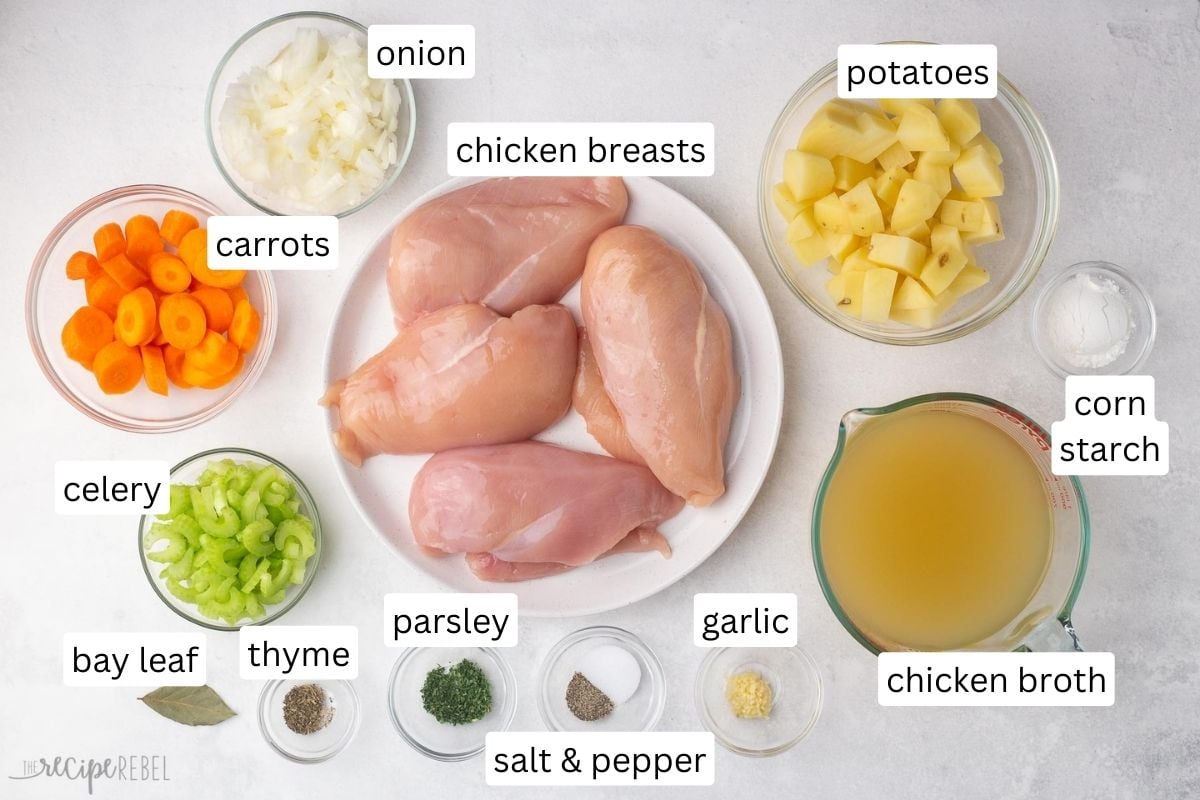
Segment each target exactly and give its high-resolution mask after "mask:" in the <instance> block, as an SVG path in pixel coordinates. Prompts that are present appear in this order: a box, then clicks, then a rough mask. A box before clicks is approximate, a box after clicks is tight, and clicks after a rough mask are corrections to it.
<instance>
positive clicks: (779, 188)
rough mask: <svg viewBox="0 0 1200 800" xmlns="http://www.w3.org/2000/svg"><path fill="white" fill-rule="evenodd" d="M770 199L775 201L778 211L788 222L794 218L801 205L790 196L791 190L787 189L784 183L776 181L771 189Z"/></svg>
mask: <svg viewBox="0 0 1200 800" xmlns="http://www.w3.org/2000/svg"><path fill="white" fill-rule="evenodd" d="M771 200H772V201H774V203H775V208H777V209H779V213H780V214H782V215H783V218H784V219H785V220H787V221H788V222H791V221H792V220H793V219H795V218H796V215H797V214H799V213H800V209H801V208H803V206H801V205H800V203H799V202H798V201H797V200H796V198H795V197H792V191H791V190H790V189H788V187H787V184H786V183H777V184H775V186H774V187H773V188H772V189H771Z"/></svg>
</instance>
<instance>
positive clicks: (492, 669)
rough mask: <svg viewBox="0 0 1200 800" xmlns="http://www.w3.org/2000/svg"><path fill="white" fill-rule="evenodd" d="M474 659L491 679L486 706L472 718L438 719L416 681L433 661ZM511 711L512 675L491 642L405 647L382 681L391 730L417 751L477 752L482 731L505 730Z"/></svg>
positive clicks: (449, 755)
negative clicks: (456, 722)
mask: <svg viewBox="0 0 1200 800" xmlns="http://www.w3.org/2000/svg"><path fill="white" fill-rule="evenodd" d="M464 658H465V659H470V660H471V661H474V662H475V663H476V664H477V665H479V668H480V669H482V670H483V673H484V674H485V675H486V676H487V679H488V681H489V682H490V683H491V685H492V710H491V711H489V712H488V713H487V715H486V716H485V717H484V718H483V719H481V720H479V721H478V722H472V723H469V724H467V725H448V724H443V723H441V722H438V721H437V720H436V719H435V718H434V716H433V715H432V714H430V713H429V712H428V711H426V710H425V707H424V705H422V703H421V687H422V686H423V685H424V683H425V676H426V675H428V674H429V671H430V670H431V669H433V668H434V667H438V666H442V667H451V666H453V665H455V664H457V663H458V662H459V661H462V660H463V659H464ZM516 711H517V679H516V678H515V677H513V672H512V669H511V668H509V666H508V662H506V661H505V660H504V657H503V656H502V655H500V651H498V650H496V649H494V648H491V647H410V648H408V649H406V650H405V651H404V652H402V653H401V654H400V657H399V658H397V659H396V666H394V667H392V677H391V680H389V681H388V712H389V714H390V715H391V718H392V724H393V725H395V726H396V732H397V733H399V734H400V736H401V737H402V738H403V739H404V741H406V742H408V744H409V745H410V746H411V747H412V748H413V749H414V750H416V751H417V752H418V753H420V754H421V755H424V756H427V757H429V758H432V759H435V760H437V761H466V760H468V759H471V758H474V757H475V756H477V755H479V754H480V753H482V752H483V748H484V744H485V740H486V737H487V735H488V734H489V733H492V732H493V731H506V730H508V726H510V725H512V721H513V715H514V714H516Z"/></svg>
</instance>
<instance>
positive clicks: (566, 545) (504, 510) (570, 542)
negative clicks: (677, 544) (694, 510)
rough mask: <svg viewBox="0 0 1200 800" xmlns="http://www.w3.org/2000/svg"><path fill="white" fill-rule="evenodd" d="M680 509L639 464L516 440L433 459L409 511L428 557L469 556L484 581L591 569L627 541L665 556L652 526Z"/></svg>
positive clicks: (411, 498) (419, 481)
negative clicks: (583, 566) (433, 554)
mask: <svg viewBox="0 0 1200 800" xmlns="http://www.w3.org/2000/svg"><path fill="white" fill-rule="evenodd" d="M682 507H683V501H682V500H680V499H679V498H678V497H676V496H675V495H673V494H671V493H670V492H668V491H667V490H666V489H665V488H663V486H662V484H660V483H659V482H658V481H657V480H656V479H655V478H654V475H653V474H651V472H650V470H648V469H646V468H645V467H643V466H639V465H637V464H629V463H627V462H624V461H619V460H617V459H615V458H609V457H608V456H601V455H595V454H592V453H581V452H578V451H576V450H567V449H565V448H562V447H557V446H555V445H551V444H544V443H542V442H520V443H517V444H504V445H495V446H492V447H469V448H463V449H460V450H453V451H450V452H446V453H438V454H437V455H435V456H434V457H433V458H431V459H429V461H427V462H426V463H425V466H423V467H422V468H421V470H420V472H418V473H417V477H416V479H415V480H414V481H413V484H412V490H411V493H410V494H409V500H408V515H409V520H410V522H411V523H412V531H413V538H414V539H415V540H416V542H417V544H418V545H420V546H421V547H422V548H424V549H425V550H426V551H427V552H428V551H440V552H442V553H466V554H472V555H470V556H469V558H468V564H469V565H471V566H472V569H473V570H474V571H476V572H477V574H480V575H481V577H482V576H487V577H486V578H485V579H487V580H523V579H524V578H526V577H537V576H539V575H543V574H550V573H552V572H558V571H561V569H562V568H564V567H577V566H580V565H581V564H588V563H590V562H592V561H594V560H595V559H596V558H598V557H600V556H601V555H604V554H605V553H608V552H609V551H611V550H613V549H614V548H615V547H617V546H618V545H619V544H622V542H623V540H625V539H626V538H627V537H629V536H631V535H633V536H635V537H636V538H634V539H633V540H632V541H631V542H630V544H629V545H628V546H627V547H628V548H630V549H639V548H643V549H645V548H649V549H657V550H660V551H661V550H662V549H663V548H664V546H665V541H661V542H660V541H659V539H660V538H661V534H658V533H657V531H656V530H655V529H654V527H655V526H656V525H658V523H660V522H662V521H663V520H665V519H669V518H670V517H673V516H675V514H677V513H678V512H679V510H680V509H681V508H682ZM622 547H626V545H622ZM484 556H486V557H484ZM498 562H506V563H507V564H519V565H522V566H520V567H509V566H505V564H500V563H498ZM527 563H532V564H536V565H539V566H538V567H537V568H526V567H524V566H523V565H525V564H527ZM545 565H551V566H545ZM505 575H507V576H508V577H503V576H505Z"/></svg>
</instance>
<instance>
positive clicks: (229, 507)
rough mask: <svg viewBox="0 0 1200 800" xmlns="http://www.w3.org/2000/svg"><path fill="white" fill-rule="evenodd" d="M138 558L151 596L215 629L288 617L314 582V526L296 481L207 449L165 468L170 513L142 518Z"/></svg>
mask: <svg viewBox="0 0 1200 800" xmlns="http://www.w3.org/2000/svg"><path fill="white" fill-rule="evenodd" d="M138 552H139V553H140V555H141V559H142V567H143V569H144V570H145V572H146V578H147V580H149V582H150V586H151V588H153V589H154V592H155V593H156V594H157V595H158V596H159V598H161V599H162V601H163V602H164V603H166V605H167V607H168V608H170V609H171V610H172V611H174V612H175V613H176V614H179V615H180V616H181V617H184V618H185V619H187V620H189V621H191V622H194V623H196V624H197V625H201V626H203V627H206V628H210V629H213V630H221V631H232V630H237V629H239V628H240V627H241V626H242V625H251V624H254V625H263V624H266V623H269V622H272V621H274V620H276V619H278V618H279V617H281V616H283V615H284V614H286V613H287V612H288V611H289V610H290V609H291V608H292V607H293V606H295V605H296V603H297V602H299V600H300V598H301V597H303V596H304V593H305V592H306V591H308V587H309V585H311V584H312V580H313V576H314V575H315V574H316V571H317V565H318V563H319V562H320V557H321V523H320V518H319V517H318V515H317V506H316V503H315V502H314V501H313V499H312V495H310V494H309V492H308V489H307V488H305V486H304V483H303V482H302V481H301V480H300V479H299V478H298V477H296V475H295V473H293V472H292V471H291V470H290V469H288V468H287V467H286V466H284V465H283V464H282V463H280V462H279V461H276V460H275V459H273V458H271V457H270V456H267V455H264V454H262V453H257V452H254V451H253V450H243V449H239V448H225V449H221V450H207V451H205V452H203V453H197V454H196V455H194V456H192V457H190V458H188V459H186V460H184V461H183V462H181V463H179V464H178V465H176V466H175V467H174V468H173V469H172V470H171V505H170V509H169V510H168V511H167V513H165V514H161V515H158V516H144V517H142V519H141V523H140V525H139V526H138Z"/></svg>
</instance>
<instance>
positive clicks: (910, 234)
mask: <svg viewBox="0 0 1200 800" xmlns="http://www.w3.org/2000/svg"><path fill="white" fill-rule="evenodd" d="M891 232H892V233H894V234H895V235H897V236H903V237H905V238H906V239H912V240H913V241H914V242H920V243H921V244H923V245H926V246H928V245H929V223H928V222H924V221H922V222H918V223H917V224H916V225H912V226H910V227H908V228H900V229H899V230H895V229H893V230H892V231H891Z"/></svg>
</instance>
